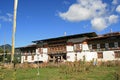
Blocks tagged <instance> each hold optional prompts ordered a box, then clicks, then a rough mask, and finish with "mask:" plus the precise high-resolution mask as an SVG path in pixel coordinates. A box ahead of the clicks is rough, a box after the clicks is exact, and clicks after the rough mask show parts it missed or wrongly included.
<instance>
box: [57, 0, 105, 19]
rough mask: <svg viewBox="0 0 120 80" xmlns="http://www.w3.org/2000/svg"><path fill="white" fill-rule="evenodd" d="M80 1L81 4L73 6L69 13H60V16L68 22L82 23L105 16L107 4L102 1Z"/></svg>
mask: <svg viewBox="0 0 120 80" xmlns="http://www.w3.org/2000/svg"><path fill="white" fill-rule="evenodd" d="M78 1H79V3H77V4H73V5H71V6H70V8H69V10H68V11H67V12H64V13H61V12H60V13H59V16H60V17H61V18H62V19H64V20H68V21H82V20H88V19H91V18H93V17H95V16H100V15H103V14H104V13H105V7H106V4H105V3H102V2H101V1H100V0H99V1H98V0H94V1H93V0H78ZM98 5H101V6H98Z"/></svg>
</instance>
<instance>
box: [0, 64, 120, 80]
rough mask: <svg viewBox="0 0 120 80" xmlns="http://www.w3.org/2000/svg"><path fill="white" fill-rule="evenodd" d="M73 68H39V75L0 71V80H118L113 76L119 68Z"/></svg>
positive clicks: (25, 71) (33, 72) (35, 71)
mask: <svg viewBox="0 0 120 80" xmlns="http://www.w3.org/2000/svg"><path fill="white" fill-rule="evenodd" d="M75 68H76V66H75ZM75 68H73V67H69V66H62V67H46V68H39V72H40V74H39V75H37V71H38V69H37V68H36V69H35V68H34V69H32V68H25V69H16V70H12V69H0V80H120V79H119V78H116V74H115V73H116V72H119V70H120V69H119V67H115V66H112V67H106V66H92V67H88V69H87V68H86V69H85V68H82V69H80V68H81V67H78V68H79V69H75ZM84 69H85V70H84Z"/></svg>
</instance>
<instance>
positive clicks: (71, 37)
mask: <svg viewBox="0 0 120 80" xmlns="http://www.w3.org/2000/svg"><path fill="white" fill-rule="evenodd" d="M96 36H97V34H96V33H95V32H90V33H82V34H75V35H68V36H61V37H56V38H49V39H43V40H36V41H32V42H33V43H40V42H49V41H53V40H62V39H66V40H68V39H73V38H80V37H96Z"/></svg>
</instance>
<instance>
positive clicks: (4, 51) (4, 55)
mask: <svg viewBox="0 0 120 80" xmlns="http://www.w3.org/2000/svg"><path fill="white" fill-rule="evenodd" d="M5 51H6V50H5V33H4V56H3V60H4V61H3V62H4V63H5Z"/></svg>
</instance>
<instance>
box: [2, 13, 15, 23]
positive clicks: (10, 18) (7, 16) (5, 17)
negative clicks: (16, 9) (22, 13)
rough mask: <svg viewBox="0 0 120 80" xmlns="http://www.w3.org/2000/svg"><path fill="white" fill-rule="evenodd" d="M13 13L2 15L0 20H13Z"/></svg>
mask: <svg viewBox="0 0 120 80" xmlns="http://www.w3.org/2000/svg"><path fill="white" fill-rule="evenodd" d="M12 19H13V15H12V14H10V13H6V15H5V16H0V20H2V21H5V22H12Z"/></svg>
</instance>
